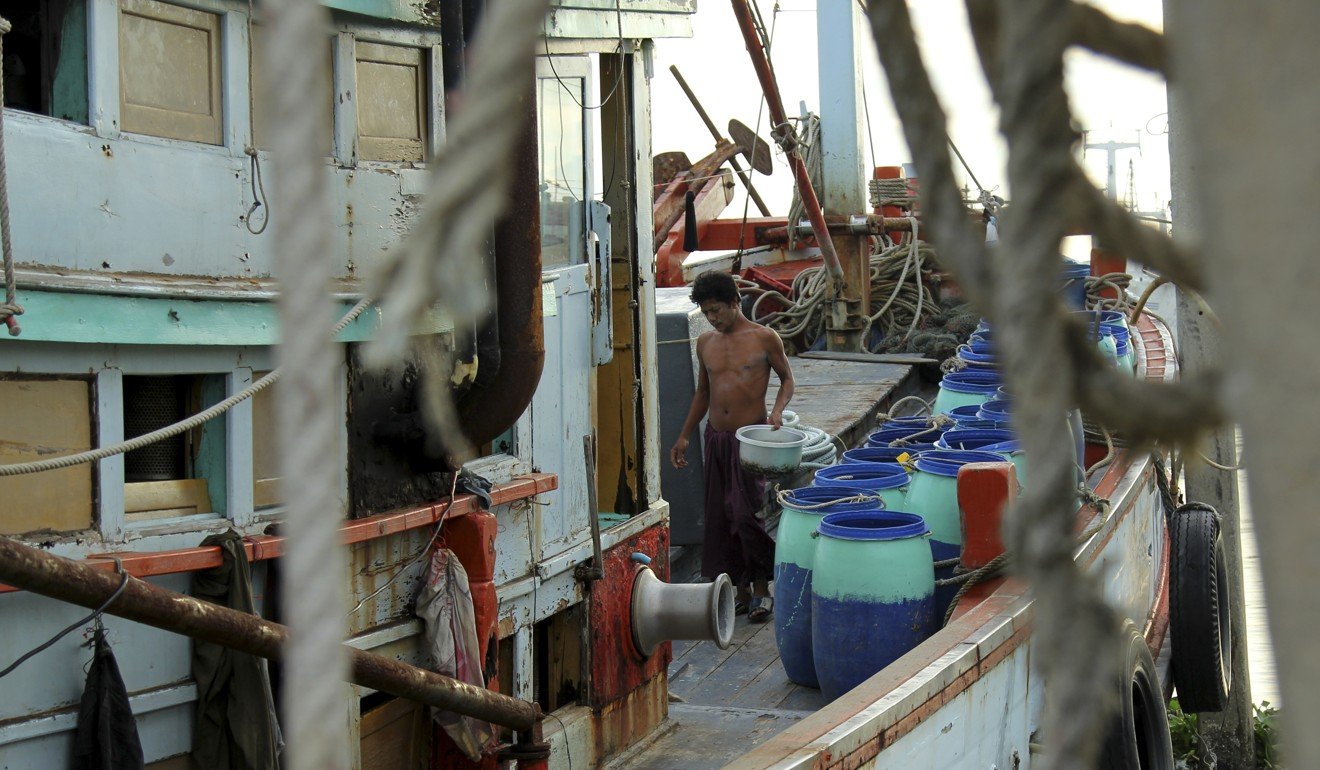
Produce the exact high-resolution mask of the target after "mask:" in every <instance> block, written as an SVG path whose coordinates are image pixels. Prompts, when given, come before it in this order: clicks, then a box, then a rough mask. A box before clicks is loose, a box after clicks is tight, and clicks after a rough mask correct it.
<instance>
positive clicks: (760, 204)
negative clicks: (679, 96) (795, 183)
mask: <svg viewBox="0 0 1320 770" xmlns="http://www.w3.org/2000/svg"><path fill="white" fill-rule="evenodd" d="M669 71H670V72H672V73H674V79H675V80H677V81H678V87H679V88H681V89H683V93H685V94H687V98H688V101H689V102H692V109H694V110H696V111H697V114H698V115H700V116H701V122H703V123H705V124H706V128H708V129H710V135H711V137H712V138H713V139H714V140H715V143H716V144H719V143H720V142H723V141H725V139H724V135H723V134H721V133H720V130H719V129H718V128H716V127H715V123H714V121H712V120H711V119H710V116H709V115H707V114H706V108H705V107H702V106H701V102H699V101H697V95H696V94H694V93H692V89H691V88H690V87H689V86H688V83H687V81H686V80H684V79H683V74H682V73H680V72H679V71H678V65H677V64H671V65H669ZM749 149H751V148H749ZM729 165H730V166H732V167H733V173H734V174H737V176H738V181H740V182H742V183H743V187H746V188H747V195H748V197H750V198H751V199H752V202H753V203H755V204H756V208H757V210H759V211H760V212H761V216H763V217H768V216H770V208H769V207H768V206H766V205H765V201H763V200H761V194H760V193H758V192H757V191H756V188H755V187H753V186H752V175H751V174H750V173H749V172H746V171H743V167H742V164H741V163H739V162H738V159H737V158H729Z"/></svg>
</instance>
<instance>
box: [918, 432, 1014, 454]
mask: <svg viewBox="0 0 1320 770" xmlns="http://www.w3.org/2000/svg"><path fill="white" fill-rule="evenodd" d="M1012 440H1013V431H1011V430H1002V429H989V430H977V429H963V428H955V429H954V430H951V431H948V432H946V433H945V434H944V435H943V436H940V440H939V441H936V442H935V446H936V447H937V448H939V449H982V448H984V447H986V446H988V445H990V444H999V443H1002V442H1004V441H1012Z"/></svg>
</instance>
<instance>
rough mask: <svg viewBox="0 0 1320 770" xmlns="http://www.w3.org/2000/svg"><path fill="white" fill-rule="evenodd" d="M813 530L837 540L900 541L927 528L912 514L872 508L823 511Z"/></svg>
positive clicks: (919, 534)
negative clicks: (856, 510)
mask: <svg viewBox="0 0 1320 770" xmlns="http://www.w3.org/2000/svg"><path fill="white" fill-rule="evenodd" d="M816 531H817V532H819V533H820V534H822V535H824V536H825V537H832V538H835V539H838V540H902V539H903V538H908V537H921V536H922V535H925V534H926V533H927V532H928V531H929V530H927V529H926V521H925V519H923V518H921V517H920V516H918V515H917V514H915V513H904V512H902V511H874V512H848V513H831V514H827V515H826V516H825V517H824V518H822V519H821V520H820V526H819V527H817V528H816Z"/></svg>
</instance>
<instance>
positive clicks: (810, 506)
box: [783, 487, 885, 516]
mask: <svg viewBox="0 0 1320 770" xmlns="http://www.w3.org/2000/svg"><path fill="white" fill-rule="evenodd" d="M859 494H863V492H862V491H861V490H858V489H853V488H852V487H802V488H800V489H794V490H792V491H790V492H789V493H788V494H786V495H784V498H783V504H784V505H785V506H787V507H789V508H792V509H793V510H795V511H800V512H801V513H810V514H812V515H815V516H824V515H825V514H827V513H843V512H852V513H856V512H861V511H880V510H883V509H884V507H885V503H884V501H883V500H881V499H880V498H876V499H874V500H865V501H856V500H854V498H856V497H857V495H859ZM836 500H849V501H850V502H846V503H844V502H833V501H836ZM822 503H827V505H822ZM829 503H832V504H829ZM798 506H805V507H802V508H799V507H798ZM815 506H821V507H819V508H817V507H815Z"/></svg>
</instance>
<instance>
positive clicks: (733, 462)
mask: <svg viewBox="0 0 1320 770" xmlns="http://www.w3.org/2000/svg"><path fill="white" fill-rule="evenodd" d="M704 459H705V470H704V476H705V481H706V529H705V539H704V541H703V543H702V548H701V574H702V575H703V576H704V577H706V578H710V579H713V578H715V577H717V576H718V575H719V574H720V573H728V575H729V580H731V581H733V585H734V586H735V587H741V586H747V585H750V584H751V583H752V582H753V581H759V580H770V579H771V578H773V577H774V562H775V541H774V539H773V538H771V537H770V535H768V534H767V533H766V531H765V525H764V524H763V523H762V522H761V520H760V519H759V518H757V516H756V514H757V513H759V512H760V510H761V508H762V507H763V506H764V505H765V480H764V479H762V478H760V477H759V476H756V475H755V474H752V473H748V472H747V471H744V470H743V469H742V465H740V464H739V462H738V437H737V436H736V435H734V433H733V432H731V431H722V430H715V429H714V428H712V427H710V425H707V426H706V449H705V455H704Z"/></svg>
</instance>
